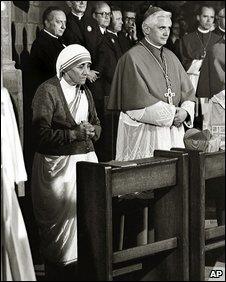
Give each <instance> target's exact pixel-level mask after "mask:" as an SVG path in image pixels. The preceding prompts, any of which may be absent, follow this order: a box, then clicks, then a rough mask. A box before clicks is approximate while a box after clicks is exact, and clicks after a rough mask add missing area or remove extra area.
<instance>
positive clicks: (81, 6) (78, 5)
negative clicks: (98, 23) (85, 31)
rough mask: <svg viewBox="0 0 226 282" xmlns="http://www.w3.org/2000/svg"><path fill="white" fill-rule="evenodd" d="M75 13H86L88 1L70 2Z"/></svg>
mask: <svg viewBox="0 0 226 282" xmlns="http://www.w3.org/2000/svg"><path fill="white" fill-rule="evenodd" d="M68 2H70V6H71V9H72V11H73V12H75V13H85V11H86V7H87V1H68Z"/></svg>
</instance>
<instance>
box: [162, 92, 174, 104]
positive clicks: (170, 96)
mask: <svg viewBox="0 0 226 282" xmlns="http://www.w3.org/2000/svg"><path fill="white" fill-rule="evenodd" d="M164 96H165V97H166V98H168V103H169V104H170V105H173V97H174V96H175V93H174V92H172V91H171V89H170V88H168V89H167V92H166V93H165V94H164Z"/></svg>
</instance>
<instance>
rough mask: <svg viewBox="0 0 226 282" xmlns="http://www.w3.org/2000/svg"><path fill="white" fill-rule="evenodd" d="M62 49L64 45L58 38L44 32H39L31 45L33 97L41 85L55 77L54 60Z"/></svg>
mask: <svg viewBox="0 0 226 282" xmlns="http://www.w3.org/2000/svg"><path fill="white" fill-rule="evenodd" d="M64 48H65V45H64V44H63V42H62V40H61V39H60V38H58V37H57V36H54V35H52V34H51V33H49V32H47V31H45V30H41V31H40V34H39V37H38V38H36V39H35V41H34V42H33V44H32V47H31V53H30V70H31V72H30V75H31V82H32V88H33V90H32V93H33V95H34V92H35V91H36V89H37V88H38V86H39V85H40V84H41V83H43V82H44V81H46V80H48V79H49V78H51V77H53V76H55V75H56V60H57V57H58V55H59V54H60V52H61V51H62V50H63V49H64Z"/></svg>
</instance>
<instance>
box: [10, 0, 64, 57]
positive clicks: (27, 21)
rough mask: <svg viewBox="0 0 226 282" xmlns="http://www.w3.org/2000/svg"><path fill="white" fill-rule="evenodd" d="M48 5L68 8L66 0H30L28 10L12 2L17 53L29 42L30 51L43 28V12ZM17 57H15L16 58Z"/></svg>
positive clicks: (14, 39)
mask: <svg viewBox="0 0 226 282" xmlns="http://www.w3.org/2000/svg"><path fill="white" fill-rule="evenodd" d="M48 6H59V7H61V8H63V9H64V10H65V11H66V10H67V7H66V3H65V1H29V10H28V12H25V11H23V10H22V9H21V8H19V7H17V6H15V5H14V4H12V18H11V21H12V40H13V43H14V45H13V47H15V50H14V51H16V53H17V55H18V56H19V57H20V54H21V52H22V50H23V48H24V43H27V46H26V47H27V50H28V52H30V49H31V45H32V43H33V41H34V40H35V38H36V35H37V33H38V31H39V30H40V29H42V14H43V11H44V10H45V9H46V8H47V7H48ZM14 59H15V58H14Z"/></svg>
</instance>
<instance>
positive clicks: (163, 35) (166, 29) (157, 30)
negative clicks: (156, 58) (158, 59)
mask: <svg viewBox="0 0 226 282" xmlns="http://www.w3.org/2000/svg"><path fill="white" fill-rule="evenodd" d="M171 26H172V22H171V19H170V18H164V17H159V18H158V21H157V23H156V24H154V25H153V26H151V27H150V26H149V31H148V34H147V35H146V36H147V38H148V39H149V40H150V42H151V43H153V44H154V45H156V46H163V45H165V44H166V42H167V39H168V37H169V34H170V28H171Z"/></svg>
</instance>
